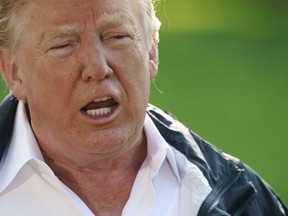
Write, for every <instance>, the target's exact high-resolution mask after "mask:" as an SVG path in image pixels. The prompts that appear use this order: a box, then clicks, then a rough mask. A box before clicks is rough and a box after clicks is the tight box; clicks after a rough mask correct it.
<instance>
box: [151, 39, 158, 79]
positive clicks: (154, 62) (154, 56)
mask: <svg viewBox="0 0 288 216" xmlns="http://www.w3.org/2000/svg"><path fill="white" fill-rule="evenodd" d="M158 64H159V59H158V46H157V41H156V40H155V39H154V38H153V39H152V45H151V48H150V51H149V71H150V80H153V79H155V77H156V75H157V72H158Z"/></svg>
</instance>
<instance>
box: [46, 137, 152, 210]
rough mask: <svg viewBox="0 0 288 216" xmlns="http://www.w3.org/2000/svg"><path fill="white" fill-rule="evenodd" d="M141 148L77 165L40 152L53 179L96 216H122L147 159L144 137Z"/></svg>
mask: <svg viewBox="0 0 288 216" xmlns="http://www.w3.org/2000/svg"><path fill="white" fill-rule="evenodd" d="M143 137H144V138H143V139H142V141H141V142H140V144H138V145H136V146H133V148H132V149H130V150H129V151H127V152H124V153H123V154H121V155H119V156H116V157H112V158H105V159H97V160H95V161H94V162H93V163H91V161H90V162H89V163H87V164H86V165H85V166H83V165H81V166H79V165H78V164H77V162H71V161H65V160H63V159H59V158H51V157H49V156H48V155H45V152H43V155H44V158H45V162H46V163H47V164H48V165H49V167H50V168H51V169H52V170H53V171H54V173H55V174H56V176H57V177H58V178H59V179H60V180H61V181H62V182H63V183H64V184H65V185H67V186H68V187H69V188H70V189H71V190H72V191H74V192H75V193H76V194H77V195H78V196H79V197H80V198H81V199H82V200H83V201H84V202H85V203H86V204H87V206H88V207H89V208H90V209H91V210H92V211H93V212H94V213H95V214H96V213H97V214H98V215H102V213H103V214H107V213H113V214H114V213H116V214H119V215H120V214H121V212H122V210H123V208H124V206H125V204H126V202H127V201H128V198H129V196H130V192H131V189H132V186H133V183H134V180H135V178H136V175H137V173H138V170H139V169H140V167H141V165H142V163H143V161H144V160H145V158H146V155H147V146H146V139H145V135H143Z"/></svg>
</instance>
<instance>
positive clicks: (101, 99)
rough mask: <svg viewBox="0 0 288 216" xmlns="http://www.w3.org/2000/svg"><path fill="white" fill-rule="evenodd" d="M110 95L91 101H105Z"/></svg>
mask: <svg viewBox="0 0 288 216" xmlns="http://www.w3.org/2000/svg"><path fill="white" fill-rule="evenodd" d="M110 99H111V97H103V98H97V99H95V100H94V101H93V102H96V103H97V102H101V101H107V100H110Z"/></svg>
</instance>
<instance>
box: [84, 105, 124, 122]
mask: <svg viewBox="0 0 288 216" xmlns="http://www.w3.org/2000/svg"><path fill="white" fill-rule="evenodd" d="M119 107H120V106H119V105H116V106H113V107H112V110H111V112H110V113H107V114H105V115H98V116H91V115H88V114H87V113H86V111H80V112H81V114H82V115H84V116H85V118H86V119H87V118H88V119H89V120H93V121H107V120H111V119H112V118H113V116H115V115H116V114H117V113H118V112H119V111H118V110H119Z"/></svg>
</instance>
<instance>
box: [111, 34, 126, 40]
mask: <svg viewBox="0 0 288 216" xmlns="http://www.w3.org/2000/svg"><path fill="white" fill-rule="evenodd" d="M127 37H129V35H125V34H123V35H114V36H113V37H112V38H113V39H124V38H127Z"/></svg>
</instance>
